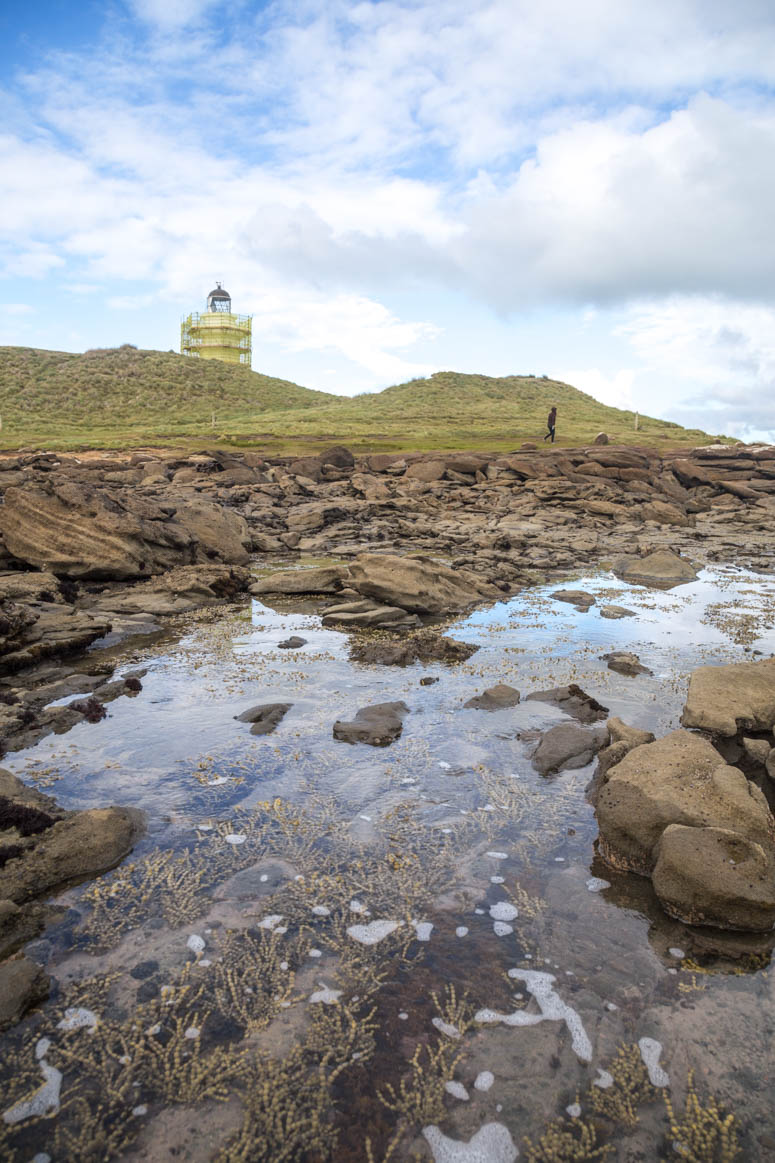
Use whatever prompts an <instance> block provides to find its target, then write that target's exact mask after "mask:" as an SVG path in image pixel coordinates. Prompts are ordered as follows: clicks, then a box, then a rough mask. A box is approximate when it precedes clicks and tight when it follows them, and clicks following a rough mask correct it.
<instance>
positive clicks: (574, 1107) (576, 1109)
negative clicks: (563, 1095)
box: [565, 1102, 581, 1119]
mask: <svg viewBox="0 0 775 1163" xmlns="http://www.w3.org/2000/svg"><path fill="white" fill-rule="evenodd" d="M565 1110H566V1112H567V1113H568V1114H569V1115H570V1117H571V1118H572V1119H578V1118H580V1117H581V1107H580V1105H579V1104H578V1103H577V1102H572V1103H571V1104H570V1106H566V1108H565Z"/></svg>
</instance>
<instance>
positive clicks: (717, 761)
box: [597, 730, 773, 876]
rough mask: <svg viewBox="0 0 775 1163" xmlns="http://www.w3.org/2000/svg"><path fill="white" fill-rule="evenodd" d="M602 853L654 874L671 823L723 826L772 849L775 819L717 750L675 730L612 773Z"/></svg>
mask: <svg viewBox="0 0 775 1163" xmlns="http://www.w3.org/2000/svg"><path fill="white" fill-rule="evenodd" d="M597 818H598V824H599V827H600V838H599V848H600V853H601V855H602V856H603V859H604V860H606V862H607V863H608V864H610V865H612V867H614V868H620V869H623V870H626V871H629V872H637V873H640V874H641V875H646V876H650V875H651V873H652V871H653V869H654V865H655V863H656V858H657V846H658V844H659V841H660V840H661V838H662V833H663V832H664V831H665V829H666V828H668V827H669V826H670V825H671V824H682V825H685V826H687V827H691V828H722V829H726V830H728V831H731V832H734V833H736V834H737V835H740V836H744V837H745V838H746V839H748V840H751V841H753V842H754V843H756V844H760V845H761V846H762V847H763V848H764V849H765V850H767V851H769V850H771V849H772V845H773V820H772V816H771V814H770V810H769V808H768V806H767V801H766V799H765V798H764V795H763V794H762V792H761V791H760V790H759V789H758V787H756V786H755V784H753V783H750V782H749V781H748V780H747V779H746V777H745V776H744V775H743V773H742V771H739V770H738V769H737V768H736V767H730V766H729V765H728V764H726V763H725V762H724V760H723V759H722V758H721V756H720V755H719V753H718V751H716V749H715V747H713V746H712V744H710V743H709V742H708V740H707V739H703V738H702V737H701V736H699V735H694V734H692V733H691V732H690V731H680V730H679V731H673V732H672V733H671V734H670V735H666V736H665V737H664V738H663V739H658V740H657V741H656V742H654V743H645V744H643V745H642V746H640V747H635V748H634V749H633V750H632V751H630V752H629V754H627V755H625V757H624V758H623V759H622V760H621V762H619V763H617V764H616V765H615V766H614V767H611V768H610V770H609V772H608V779H607V781H606V783H605V785H604V786H603V787H602V788H601V789H600V792H599V795H598V799H597Z"/></svg>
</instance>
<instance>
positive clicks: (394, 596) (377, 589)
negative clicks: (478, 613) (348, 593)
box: [350, 553, 500, 615]
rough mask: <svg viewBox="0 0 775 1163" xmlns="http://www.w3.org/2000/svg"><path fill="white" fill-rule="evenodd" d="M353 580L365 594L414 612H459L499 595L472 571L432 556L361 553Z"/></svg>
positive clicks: (352, 582) (351, 575)
mask: <svg viewBox="0 0 775 1163" xmlns="http://www.w3.org/2000/svg"><path fill="white" fill-rule="evenodd" d="M350 583H351V585H353V586H354V587H355V589H357V590H358V592H359V593H361V594H363V595H364V597H367V598H373V599H374V600H375V601H378V602H382V603H383V604H384V605H386V606H399V607H400V608H401V609H403V610H409V611H410V612H411V613H414V614H435V615H443V614H457V613H460V612H462V611H463V610H468V609H470V608H471V607H472V606H474V605H476V603H477V602H482V601H485V600H486V599H488V598H490V599H493V598H495V597H498V596H500V595H499V594H498V593H497V591H495V590H494V589H493V587H492V586H490V585H487V584H486V583H484V582H481V581H480V580H479V579H478V578H476V577H474V575H473V574H470V573H467V572H464V571H463V570H456V569H450V567H449V566H447V565H442V564H441V563H440V562H438V561H433V560H432V559H431V558H429V557H399V556H398V555H396V554H378V553H362V554H359V556H358V557H356V559H355V561H354V562H353V563H352V565H351V566H350Z"/></svg>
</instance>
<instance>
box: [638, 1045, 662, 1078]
mask: <svg viewBox="0 0 775 1163" xmlns="http://www.w3.org/2000/svg"><path fill="white" fill-rule="evenodd" d="M638 1047H639V1049H640V1056H641V1058H642V1059H643V1065H644V1066H645V1067H646V1069H647V1070H648V1072H649V1081H650V1082H651V1085H652V1086H669V1085H670V1075H669V1074H668V1073H667V1071H666V1070H663V1069H662V1067H661V1066H660V1065H659V1056H660V1054H661V1053H662V1043H661V1042H658V1041H657V1040H656V1038H639V1039H638Z"/></svg>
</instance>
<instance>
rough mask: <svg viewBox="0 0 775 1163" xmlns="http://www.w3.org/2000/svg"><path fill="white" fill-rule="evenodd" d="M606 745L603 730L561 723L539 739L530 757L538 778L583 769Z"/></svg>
mask: <svg viewBox="0 0 775 1163" xmlns="http://www.w3.org/2000/svg"><path fill="white" fill-rule="evenodd" d="M607 743H608V731H607V729H606V728H605V727H597V728H594V727H593V728H591V729H587V728H585V727H577V726H576V724H575V723H561V724H560V725H559V726H558V727H552V728H551V730H549V731H547V732H546V734H545V735H544V736H543V738H542V739H541V742H540V743H539V744H538V747H537V748H536V750H535V752H534V754H533V767H535V769H536V771H538V772H540V773H541V775H552V774H553V773H554V772H557V771H567V770H569V769H572V768H576V767H586V766H587V764H588V763H591V762H592V760H593V759H594V757H595V755H596V754H597V752H598V751H600V749H601V748H602V747H605V746H606V744H607Z"/></svg>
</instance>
